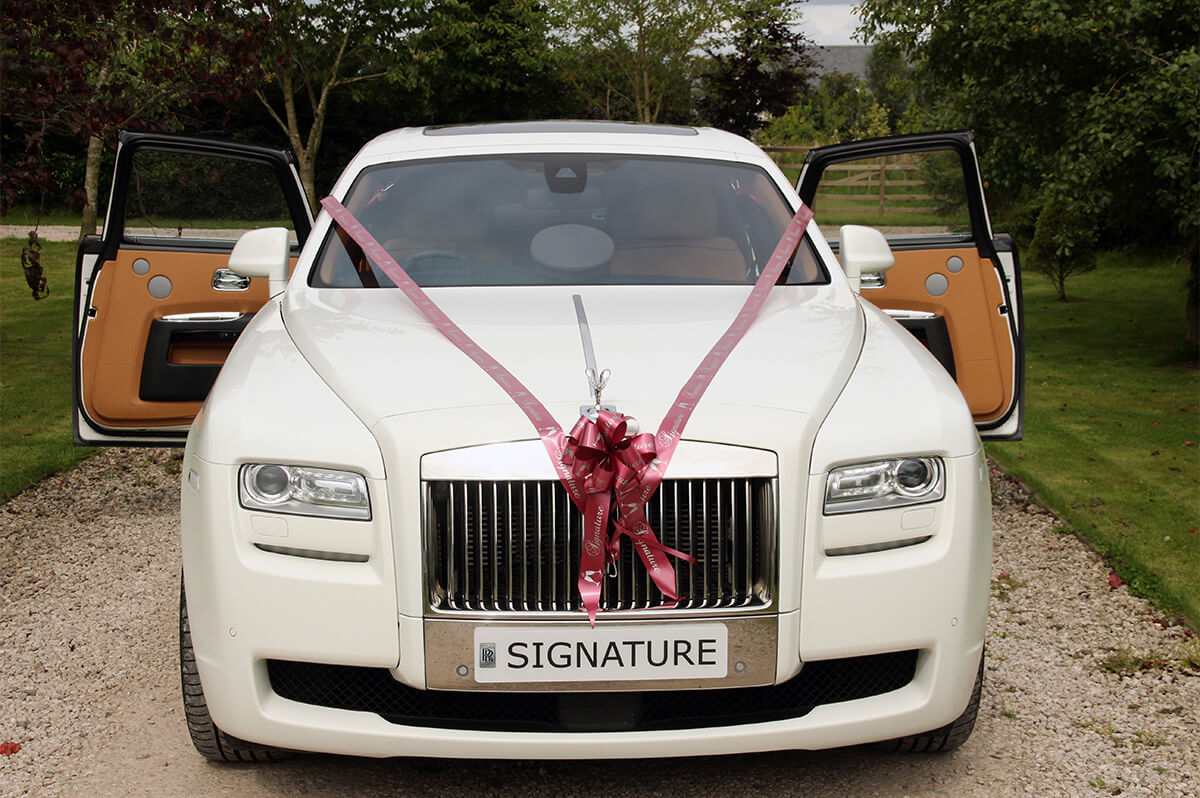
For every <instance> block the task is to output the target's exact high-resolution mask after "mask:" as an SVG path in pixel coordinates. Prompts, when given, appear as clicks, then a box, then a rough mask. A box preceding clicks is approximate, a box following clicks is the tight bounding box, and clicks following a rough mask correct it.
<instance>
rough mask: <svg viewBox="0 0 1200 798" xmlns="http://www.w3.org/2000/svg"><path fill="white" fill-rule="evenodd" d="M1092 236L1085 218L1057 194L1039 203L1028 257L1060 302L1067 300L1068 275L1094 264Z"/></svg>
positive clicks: (1094, 253)
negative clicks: (1043, 203)
mask: <svg viewBox="0 0 1200 798" xmlns="http://www.w3.org/2000/svg"><path fill="white" fill-rule="evenodd" d="M1094 236H1095V234H1094V231H1093V228H1091V227H1089V226H1088V225H1087V224H1086V220H1083V219H1080V218H1079V217H1078V216H1076V215H1073V214H1072V212H1071V211H1070V210H1069V209H1068V208H1067V205H1066V203H1064V202H1063V201H1062V200H1060V199H1059V198H1058V197H1051V198H1050V200H1048V201H1047V202H1046V204H1045V205H1043V206H1042V210H1041V213H1039V214H1038V218H1037V226H1036V228H1035V232H1034V235H1033V241H1031V242H1030V245H1029V258H1028V260H1029V262H1030V263H1032V264H1033V268H1035V269H1037V271H1039V272H1041V273H1042V274H1044V275H1045V276H1046V277H1047V278H1048V279H1049V280H1050V282H1051V283H1053V284H1054V290H1055V292H1056V293H1057V294H1058V300H1059V301H1060V302H1066V301H1067V278H1068V277H1070V276H1071V275H1072V274H1078V273H1080V272H1090V271H1092V270H1093V269H1095V268H1096V251H1095V238H1094Z"/></svg>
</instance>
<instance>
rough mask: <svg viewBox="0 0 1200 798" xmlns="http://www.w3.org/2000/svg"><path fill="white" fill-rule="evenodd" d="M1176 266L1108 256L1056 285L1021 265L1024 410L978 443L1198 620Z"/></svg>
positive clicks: (1199, 436)
mask: <svg viewBox="0 0 1200 798" xmlns="http://www.w3.org/2000/svg"><path fill="white" fill-rule="evenodd" d="M1185 272H1186V268H1185V266H1184V265H1183V264H1181V263H1171V262H1169V261H1165V260H1163V259H1161V258H1157V259H1156V258H1152V257H1146V256H1136V255H1128V254H1121V253H1109V254H1106V255H1104V256H1102V257H1101V259H1100V264H1099V268H1098V269H1097V270H1096V271H1095V272H1092V273H1090V274H1083V275H1077V276H1074V277H1071V278H1070V280H1069V281H1068V282H1067V295H1068V296H1069V297H1071V301H1070V302H1068V303H1062V302H1058V301H1057V300H1056V299H1055V296H1054V290H1053V289H1052V287H1051V285H1050V282H1049V281H1048V280H1046V279H1045V278H1044V277H1042V276H1041V275H1038V274H1034V273H1032V272H1027V273H1026V274H1025V285H1024V296H1025V327H1026V334H1025V341H1026V367H1027V379H1026V391H1025V395H1026V410H1027V415H1026V421H1025V439H1024V440H1023V441H1021V442H1019V443H997V444H989V446H988V451H989V453H990V454H991V455H992V456H993V457H994V458H995V459H996V460H997V461H998V462H999V463H1000V464H1001V465H1003V467H1004V468H1005V469H1006V470H1007V471H1008V472H1009V473H1011V474H1013V475H1014V476H1016V477H1018V478H1019V479H1021V480H1022V481H1024V482H1026V483H1027V484H1028V485H1029V486H1030V487H1032V488H1033V490H1034V491H1036V493H1037V495H1038V496H1039V498H1040V499H1041V500H1042V501H1044V502H1045V503H1046V504H1047V505H1049V506H1050V507H1051V508H1053V509H1054V510H1055V511H1056V512H1058V513H1059V515H1061V516H1062V517H1063V519H1064V520H1065V521H1066V523H1067V525H1068V526H1069V527H1070V529H1072V530H1074V531H1075V532H1076V533H1078V534H1079V535H1080V536H1081V537H1083V538H1084V539H1085V540H1086V541H1087V542H1088V543H1090V544H1091V545H1092V546H1093V547H1094V548H1095V549H1096V550H1097V551H1099V552H1100V553H1101V554H1103V555H1104V556H1105V557H1106V558H1108V560H1109V562H1110V563H1111V564H1112V565H1113V567H1114V568H1115V569H1116V571H1117V573H1118V574H1119V575H1120V576H1121V577H1122V578H1123V579H1124V580H1125V581H1126V582H1128V583H1129V585H1130V588H1131V589H1132V590H1133V591H1134V592H1135V593H1138V594H1140V595H1143V596H1146V597H1147V598H1150V599H1151V600H1153V601H1154V602H1155V603H1156V604H1158V605H1159V606H1161V607H1163V608H1164V609H1166V610H1168V611H1172V612H1174V613H1177V614H1178V615H1180V616H1182V617H1183V618H1184V619H1185V620H1187V621H1188V622H1189V623H1190V624H1191V625H1192V626H1193V628H1197V629H1200V410H1198V408H1197V403H1198V401H1200V372H1197V370H1196V369H1195V368H1194V367H1193V366H1191V365H1188V363H1187V352H1186V350H1185V346H1184V341H1183V336H1184V294H1183V282H1184V277H1185Z"/></svg>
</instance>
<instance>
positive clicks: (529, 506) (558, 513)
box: [424, 477, 776, 612]
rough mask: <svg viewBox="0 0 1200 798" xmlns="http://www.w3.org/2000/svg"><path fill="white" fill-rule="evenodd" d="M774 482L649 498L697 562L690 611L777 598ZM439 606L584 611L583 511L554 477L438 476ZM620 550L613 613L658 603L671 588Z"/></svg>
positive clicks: (433, 569)
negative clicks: (579, 585)
mask: <svg viewBox="0 0 1200 798" xmlns="http://www.w3.org/2000/svg"><path fill="white" fill-rule="evenodd" d="M774 484H775V481H774V480H773V479H771V478H761V477H746V478H724V479H679V480H665V481H664V482H663V483H662V485H661V486H659V489H658V491H657V492H656V493H655V495H654V497H653V498H651V500H650V502H649V503H648V504H647V505H646V517H647V520H649V522H650V525H651V526H652V527H653V528H654V531H655V534H656V535H657V536H658V538H659V540H660V541H662V543H663V544H664V545H666V546H669V547H671V548H673V549H678V550H680V551H683V552H685V553H687V554H690V555H691V556H693V557H695V558H696V563H695V564H694V565H690V564H688V563H687V562H685V561H682V560H678V559H676V560H674V566H675V578H676V586H677V590H678V593H679V596H680V600H679V601H678V603H677V604H676V605H675V608H676V609H679V610H695V609H707V608H724V609H738V608H744V609H761V608H763V607H768V606H770V604H771V601H772V595H771V585H772V576H773V573H774V557H775V539H776V523H775V493H774ZM424 489H425V497H424V498H425V508H424V513H425V530H426V552H427V558H428V568H427V572H428V575H429V600H430V606H431V608H433V609H435V610H440V611H450V612H573V611H577V610H579V609H580V607H581V605H580V601H579V595H578V591H577V590H576V579H577V574H578V569H579V557H580V546H581V541H582V536H583V516H582V514H581V513H580V512H579V510H578V509H577V508H576V507H575V506H574V505H573V504H572V503H571V501H570V498H569V497H568V496H567V492H566V490H564V489H563V487H562V485H560V484H559V483H558V482H554V481H514V482H503V481H456V480H444V481H427V482H425V483H424ZM632 549H633V547H632V546H631V545H629V541H624V545H623V546H622V547H621V558H620V560H619V561H618V562H617V563H616V568H615V573H614V572H613V569H610V571H609V573H608V575H607V576H606V577H605V580H604V592H603V595H602V598H601V605H600V608H601V609H602V610H631V609H647V608H650V607H656V606H659V605H660V604H662V603H663V597H662V594H661V593H660V592H659V591H658V589H657V588H656V587H655V586H654V584H653V582H652V581H651V580H650V576H649V574H648V573H647V572H646V569H645V568H644V567H643V566H642V564H641V562H640V560H638V559H637V557H636V555H635V554H634V553H633V551H632Z"/></svg>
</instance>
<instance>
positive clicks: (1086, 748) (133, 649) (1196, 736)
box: [0, 449, 1200, 798]
mask: <svg viewBox="0 0 1200 798" xmlns="http://www.w3.org/2000/svg"><path fill="white" fill-rule="evenodd" d="M181 458H182V453H181V452H180V451H179V450H172V449H112V450H106V451H103V452H100V453H99V454H97V456H95V457H93V458H91V459H90V460H87V461H85V462H84V463H82V464H81V465H79V466H78V467H76V468H74V469H73V470H71V471H68V472H65V473H62V474H57V475H54V476H52V477H49V478H47V479H45V480H43V481H42V482H40V483H39V484H38V485H36V486H34V487H32V488H30V489H29V490H26V491H24V492H23V493H21V494H19V495H18V496H16V497H14V498H13V499H12V500H11V501H9V502H8V503H6V504H4V505H0V743H3V742H16V743H19V744H20V745H21V749H20V750H19V751H17V752H16V753H14V754H12V755H10V756H0V796H4V798H10V796H24V795H31V796H75V795H95V796H121V798H126V797H131V796H174V795H189V796H225V795H239V796H268V795H295V794H299V793H305V794H308V795H313V796H339V795H347V794H354V795H361V796H394V795H397V794H405V795H415V796H439V797H440V796H445V795H448V794H450V795H453V794H464V793H465V794H488V795H495V796H510V795H511V796H515V795H540V794H555V795H564V796H567V795H580V796H585V795H586V796H593V795H594V796H599V795H603V796H606V798H620V796H632V795H666V796H674V795H680V796H682V795H692V794H696V792H697V791H699V790H700V789H702V790H703V792H705V793H706V794H717V795H721V794H747V793H753V794H759V795H780V796H785V795H795V796H800V795H855V796H867V797H869V796H913V797H914V798H916V797H917V796H988V797H989V798H990V797H991V796H1004V795H1037V796H1045V795H1055V796H1103V795H1121V796H1196V795H1200V669H1197V668H1196V667H1195V665H1194V664H1189V658H1190V662H1191V663H1194V662H1196V661H1197V660H1200V646H1198V642H1197V640H1196V638H1195V637H1194V636H1193V635H1192V633H1191V632H1190V631H1189V630H1187V629H1186V628H1184V627H1182V626H1178V625H1173V624H1172V623H1170V622H1168V621H1167V620H1166V619H1164V618H1163V617H1162V615H1161V614H1160V613H1159V612H1158V611H1156V610H1155V609H1154V608H1153V607H1151V606H1150V605H1149V604H1147V603H1146V602H1145V601H1143V600H1141V599H1138V598H1135V597H1133V596H1131V595H1129V592H1128V589H1127V587H1126V586H1124V585H1122V586H1120V587H1117V588H1115V589H1113V588H1111V587H1110V584H1109V569H1108V567H1107V566H1106V565H1105V564H1104V562H1103V561H1102V560H1101V559H1100V558H1099V557H1098V556H1097V555H1096V554H1094V553H1093V552H1092V551H1090V550H1089V549H1088V548H1087V547H1085V546H1084V545H1083V544H1082V543H1081V542H1080V541H1079V540H1078V539H1076V538H1075V537H1074V536H1072V535H1069V534H1063V533H1060V532H1057V531H1055V530H1056V523H1057V519H1056V518H1055V517H1054V516H1053V515H1052V514H1051V513H1049V512H1048V511H1046V510H1045V509H1043V508H1041V507H1039V506H1038V505H1037V504H1035V503H1033V502H1032V501H1031V498H1030V495H1029V492H1028V490H1026V489H1025V487H1024V486H1023V485H1021V484H1020V483H1018V482H1016V481H1014V480H1011V479H1008V478H1005V477H1003V476H1002V475H1000V474H999V472H998V471H997V470H995V469H993V481H992V490H993V499H994V501H993V504H994V517H995V534H996V554H995V562H994V565H993V574H992V577H993V581H992V603H991V617H990V624H989V630H988V643H987V646H988V660H987V666H986V677H985V683H984V690H983V699H982V705H981V707H980V713H979V721H978V724H977V725H976V727H975V733H974V735H972V737H971V739H970V740H968V741H967V743H966V744H965V745H964V746H963V747H962V748H961V749H959V750H958V751H956V752H954V753H951V754H947V755H941V756H938V755H934V756H911V755H910V756H903V755H891V754H883V753H879V752H876V751H874V750H871V749H866V748H851V749H841V750H837V751H818V752H776V753H767V754H754V755H746V756H731V757H701V758H695V759H668V760H637V761H632V762H606V761H598V762H554V761H536V760H531V761H517V762H489V761H465V762H460V761H454V760H433V759H394V760H378V761H376V760H369V759H357V758H352V757H331V756H299V757H295V758H293V759H290V760H286V761H283V762H277V763H271V764H266V765H249V766H247V765H229V766H214V765H210V764H209V763H207V762H206V761H205V760H203V759H202V758H201V757H200V756H199V755H198V754H197V753H196V752H195V751H194V750H193V749H192V747H191V744H190V742H189V740H188V736H187V730H186V727H185V725H184V719H183V712H182V704H181V700H180V697H179V664H178V649H177V632H178V625H177V624H178V621H177V616H176V612H177V605H176V602H177V597H178V593H177V591H178V583H179V571H180V551H179V531H178V528H179V527H178V512H179V511H178V501H179V464H180V460H181ZM531 754H533V752H531Z"/></svg>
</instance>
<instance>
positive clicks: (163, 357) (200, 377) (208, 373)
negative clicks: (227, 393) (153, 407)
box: [138, 313, 253, 402]
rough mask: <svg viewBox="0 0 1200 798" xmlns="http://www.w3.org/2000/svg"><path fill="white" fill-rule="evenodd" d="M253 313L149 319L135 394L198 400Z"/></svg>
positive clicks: (148, 397) (157, 399)
mask: <svg viewBox="0 0 1200 798" xmlns="http://www.w3.org/2000/svg"><path fill="white" fill-rule="evenodd" d="M251 318H253V314H249V313H246V314H242V315H240V316H238V317H237V318H235V319H230V320H226V319H222V320H216V321H213V320H200V321H167V320H164V319H155V320H154V321H152V322H151V323H150V334H149V336H148V337H147V340H146V354H145V357H144V358H143V359H142V377H141V382H140V384H139V386H138V396H139V398H141V399H142V400H143V401H146V402H187V401H193V402H198V401H201V400H203V399H204V397H206V396H208V392H209V390H211V389H212V386H213V382H214V381H215V380H216V379H217V374H218V373H220V371H221V364H223V363H224V362H225V358H226V356H227V355H228V354H229V350H231V349H232V348H233V345H234V343H236V342H237V339H238V336H240V335H241V334H242V330H243V329H245V327H246V325H247V324H249V323H250V319H251Z"/></svg>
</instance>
